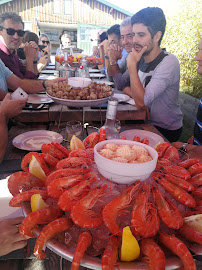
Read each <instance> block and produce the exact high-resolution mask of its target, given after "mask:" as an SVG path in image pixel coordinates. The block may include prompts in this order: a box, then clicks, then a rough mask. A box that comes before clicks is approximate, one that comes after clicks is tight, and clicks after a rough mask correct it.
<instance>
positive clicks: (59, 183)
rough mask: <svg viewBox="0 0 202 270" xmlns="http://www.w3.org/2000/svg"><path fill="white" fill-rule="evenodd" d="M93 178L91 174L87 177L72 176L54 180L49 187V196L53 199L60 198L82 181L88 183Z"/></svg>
mask: <svg viewBox="0 0 202 270" xmlns="http://www.w3.org/2000/svg"><path fill="white" fill-rule="evenodd" d="M90 177H91V174H90V173H89V174H86V175H70V176H66V177H62V178H57V179H55V180H53V181H52V182H51V183H50V185H48V186H47V192H48V195H49V196H50V197H51V198H59V197H60V196H61V195H62V194H63V193H64V192H65V190H67V188H69V187H71V186H73V185H74V184H75V183H77V182H80V181H86V180H87V179H88V178H90Z"/></svg>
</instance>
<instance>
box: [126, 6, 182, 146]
mask: <svg viewBox="0 0 202 270" xmlns="http://www.w3.org/2000/svg"><path fill="white" fill-rule="evenodd" d="M131 24H132V29H133V49H132V52H131V53H129V55H128V57H127V66H128V72H129V76H128V87H126V88H125V89H124V93H125V94H128V95H129V96H131V97H132V98H133V99H134V101H135V104H136V107H137V109H141V108H143V107H145V106H147V107H148V108H149V110H150V123H151V124H152V125H154V126H155V127H156V128H157V129H158V130H159V131H160V132H161V133H162V134H163V135H164V136H165V137H166V138H167V139H168V140H169V141H170V142H174V141H177V140H178V139H179V137H180V135H181V133H182V118H183V115H182V112H181V110H180V105H179V104H178V98H179V82H180V65H179V61H178V60H177V58H176V57H175V56H174V55H173V54H171V53H168V52H166V51H164V50H162V49H161V48H160V44H161V40H162V38H163V35H164V32H165V27H166V19H165V15H164V13H163V11H162V9H160V8H156V7H148V8H145V9H142V10H140V11H138V12H137V13H136V14H135V15H133V16H132V18H131Z"/></svg>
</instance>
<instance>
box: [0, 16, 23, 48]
mask: <svg viewBox="0 0 202 270" xmlns="http://www.w3.org/2000/svg"><path fill="white" fill-rule="evenodd" d="M23 36H24V23H23V21H22V18H21V17H20V16H19V15H17V14H16V13H13V12H7V13H4V14H2V15H0V38H1V41H2V42H3V43H4V44H5V46H6V47H7V48H8V49H9V51H10V52H13V51H14V50H16V49H18V48H19V46H20V44H21V43H22V40H23Z"/></svg>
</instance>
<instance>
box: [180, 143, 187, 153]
mask: <svg viewBox="0 0 202 270" xmlns="http://www.w3.org/2000/svg"><path fill="white" fill-rule="evenodd" d="M187 144H188V143H183V145H182V146H181V147H180V148H179V150H180V151H181V152H184V153H187V149H186V146H187Z"/></svg>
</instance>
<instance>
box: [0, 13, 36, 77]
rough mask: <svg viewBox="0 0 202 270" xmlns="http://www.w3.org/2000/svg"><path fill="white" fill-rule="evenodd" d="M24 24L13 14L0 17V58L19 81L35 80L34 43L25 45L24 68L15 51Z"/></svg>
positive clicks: (19, 41)
mask: <svg viewBox="0 0 202 270" xmlns="http://www.w3.org/2000/svg"><path fill="white" fill-rule="evenodd" d="M24 33H25V32H24V23H23V22H22V19H21V17H20V16H18V15H17V14H15V13H10V12H8V13H4V14H2V15H0V58H1V60H2V61H3V62H4V64H5V65H6V66H7V67H8V68H9V69H10V70H11V71H13V73H14V74H15V75H16V76H18V77H19V78H21V79H24V78H27V79H37V77H38V70H37V57H38V53H39V49H38V46H37V44H36V43H35V42H29V43H26V44H25V47H24V53H25V56H26V66H25V65H24V64H23V63H22V62H21V61H20V59H19V58H18V56H17V53H16V50H17V49H18V48H19V46H20V44H21V43H22V40H23V36H24Z"/></svg>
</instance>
